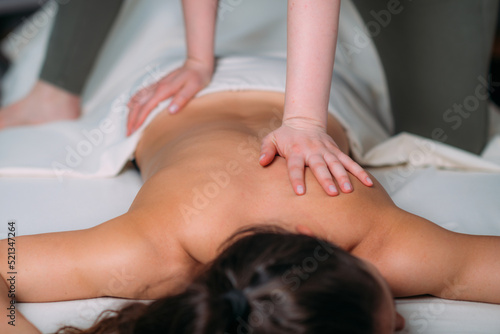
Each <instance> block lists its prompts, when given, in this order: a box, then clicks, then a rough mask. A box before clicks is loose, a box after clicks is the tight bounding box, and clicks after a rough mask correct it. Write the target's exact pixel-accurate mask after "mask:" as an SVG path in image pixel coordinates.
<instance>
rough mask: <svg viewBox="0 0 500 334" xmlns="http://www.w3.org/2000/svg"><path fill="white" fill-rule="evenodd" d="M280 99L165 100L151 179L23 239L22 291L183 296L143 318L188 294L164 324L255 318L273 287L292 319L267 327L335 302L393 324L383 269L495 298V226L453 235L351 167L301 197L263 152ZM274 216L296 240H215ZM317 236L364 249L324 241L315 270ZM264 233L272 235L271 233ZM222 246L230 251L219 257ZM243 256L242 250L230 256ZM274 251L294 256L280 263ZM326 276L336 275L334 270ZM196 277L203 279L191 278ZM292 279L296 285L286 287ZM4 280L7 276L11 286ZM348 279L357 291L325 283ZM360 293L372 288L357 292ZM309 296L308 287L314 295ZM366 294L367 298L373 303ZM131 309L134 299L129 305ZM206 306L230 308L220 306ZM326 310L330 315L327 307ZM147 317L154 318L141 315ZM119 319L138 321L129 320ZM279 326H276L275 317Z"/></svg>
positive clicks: (3, 303)
mask: <svg viewBox="0 0 500 334" xmlns="http://www.w3.org/2000/svg"><path fill="white" fill-rule="evenodd" d="M283 101H284V95H283V94H282V93H276V92H262V91H240V92H219V93H212V94H208V95H205V96H203V97H200V98H197V99H195V100H193V101H191V102H190V104H189V105H188V106H187V107H186V109H185V110H184V111H183V112H182V113H180V114H178V115H175V116H172V115H169V114H168V113H166V112H162V113H160V114H159V115H158V116H156V118H155V119H154V120H153V121H152V122H151V123H150V124H149V126H148V127H147V128H146V129H145V131H144V133H143V135H142V139H141V141H140V142H139V145H138V146H137V149H136V159H137V162H138V165H139V167H140V169H141V175H142V177H143V179H144V184H143V186H142V188H141V190H140V191H139V193H138V194H137V196H136V198H135V200H134V202H133V203H132V205H131V207H130V209H129V210H128V212H126V213H125V214H123V215H121V216H119V217H116V218H114V219H111V220H109V221H107V222H105V223H103V224H100V225H98V226H95V227H93V228H90V229H87V230H80V231H70V232H60V233H47V234H39V235H30V236H21V237H19V238H17V239H16V243H17V255H18V256H19V258H22V259H23V260H22V262H20V263H19V264H18V265H17V268H16V269H17V273H18V285H17V291H16V292H17V293H16V297H17V299H18V301H19V302H47V301H62V300H73V299H85V298H95V297H100V296H110V297H120V298H132V299H160V298H164V297H165V296H176V297H175V298H173V299H167V300H166V301H165V303H166V304H167V306H168V305H172V304H169V303H170V300H180V303H181V304H176V305H177V306H168V307H167V308H166V309H165V310H163V308H161V307H159V308H157V306H153V305H158V306H161V305H162V302H158V303H156V304H152V306H151V307H150V308H147V309H146V307H147V306H134V307H133V308H134V309H135V308H137V309H139V308H144V309H143V310H142V311H141V312H140V314H141V315H142V314H143V313H144V312H145V313H144V317H148V316H149V315H150V314H153V313H155V312H160V313H161V312H167V311H168V310H169V307H170V308H172V307H173V308H175V310H176V311H179V312H181V311H182V310H184V309H185V308H184V307H181V306H179V305H184V304H185V303H186V300H188V301H190V302H189V303H194V304H195V307H194V308H191V307H188V306H186V309H187V311H186V312H194V313H196V319H197V321H196V322H192V321H191V320H192V319H191V316H190V315H189V316H180V315H179V318H176V319H177V321H176V322H174V323H170V322H169V319H170V316H167V315H166V314H165V315H164V316H163V315H160V317H161V319H162V321H164V322H165V323H164V325H165V326H184V324H183V322H188V324H185V326H202V325H201V324H204V323H205V322H208V321H209V320H210V319H212V320H213V322H214V324H213V325H212V324H209V325H207V326H216V324H217V326H219V325H220V326H222V327H221V328H222V329H220V330H221V331H222V332H223V331H224V330H225V328H226V326H230V325H228V323H227V322H228V321H229V320H227V318H228V315H227V314H228V313H227V312H229V311H228V310H226V311H224V308H229V307H230V306H232V307H234V309H235V310H236V311H235V313H236V314H235V315H240V313H241V314H243V315H242V316H241V318H242V319H244V320H245V321H246V323H247V324H251V323H253V322H255V323H260V322H259V321H258V318H255V319H254V318H251V319H250V318H248V317H247V315H246V313H248V312H250V314H251V313H252V312H251V311H252V310H256V309H257V306H256V305H257V304H258V302H259V301H262V300H264V301H265V300H267V299H266V298H268V299H269V298H271V297H269V295H267V296H268V297H265V296H266V294H265V292H266V291H268V292H267V293H268V294H269V293H270V292H269V291H273V289H275V288H277V289H278V290H280V291H281V290H283V291H285V292H284V300H285V301H286V302H285V303H283V304H282V305H278V304H276V305H275V310H276V312H277V313H276V314H281V313H283V314H284V317H283V318H282V317H281V316H280V318H279V319H278V318H273V317H272V314H268V313H269V312H266V318H265V319H268V320H269V326H271V325H272V326H278V325H279V326H284V328H288V327H286V326H290V327H293V328H295V327H297V328H298V330H302V332H307V331H308V328H316V327H309V326H323V325H325V326H326V325H327V324H331V320H334V318H333V317H335V315H331V313H332V312H330V310H328V309H327V308H325V307H324V306H323V305H330V303H332V304H331V306H328V307H330V308H331V310H335V312H336V313H337V314H338V315H341V316H339V318H338V319H337V320H338V321H340V323H339V322H337V320H335V322H337V323H339V324H345V323H349V324H353V325H356V326H357V325H360V326H361V324H362V323H363V322H361V321H360V320H358V318H363V319H367V320H366V322H365V325H362V328H365V329H363V330H364V332H366V333H370V332H377V331H378V332H383V333H384V332H390V331H391V330H392V329H393V327H394V325H395V316H394V306H393V302H392V298H391V296H390V293H389V291H388V290H387V289H386V287H385V284H384V283H383V282H382V280H381V279H380V277H379V276H378V274H377V273H378V272H379V273H380V275H382V277H383V278H384V279H385V281H386V282H387V283H388V285H389V287H390V290H391V292H392V294H393V295H394V296H396V297H399V296H411V295H421V294H432V295H434V296H438V297H443V298H450V299H460V300H475V301H483V302H491V303H500V288H499V286H498V282H497V277H498V273H500V260H499V258H498V254H499V253H500V238H498V237H493V236H472V235H464V234H458V233H453V232H450V231H447V230H445V229H443V228H441V227H439V226H437V225H435V224H433V223H431V222H429V221H427V220H425V219H423V218H421V217H418V216H415V215H412V214H410V213H408V212H405V211H403V210H401V209H399V208H398V207H396V206H395V205H394V203H393V202H392V201H391V199H390V197H389V196H388V195H387V193H386V192H385V191H384V189H383V188H382V186H381V185H380V184H379V183H377V182H376V180H374V186H373V187H366V186H364V185H362V184H361V182H359V181H357V180H356V179H354V178H351V181H352V184H353V191H352V192H351V193H349V194H339V195H338V196H335V197H332V196H329V195H327V194H326V193H325V191H324V190H323V188H322V187H321V185H320V184H319V182H317V177H318V176H315V175H313V172H312V171H311V169H309V168H307V169H306V171H305V181H306V185H307V192H306V195H305V196H297V195H296V194H295V193H294V191H293V189H292V188H291V187H290V182H289V180H288V176H287V166H286V162H285V161H284V159H283V158H280V157H277V158H276V159H275V161H274V162H273V163H272V164H270V165H269V166H267V167H265V168H264V167H262V166H260V165H259V164H258V163H256V160H255V157H258V154H259V151H260V147H259V146H260V144H259V143H260V140H259V139H260V138H261V137H262V136H263V135H266V132H269V131H270V130H272V129H273V127H277V126H279V124H281V118H280V117H281V115H282V112H283ZM328 122H329V123H328V124H329V128H328V132H329V134H330V135H332V136H334V138H335V142H336V143H338V144H339V148H340V149H341V150H342V151H343V152H344V153H347V152H348V147H347V138H346V136H345V132H344V130H343V128H342V127H341V126H340V124H339V123H338V122H337V121H336V120H335V119H334V118H333V116H329V121H328ZM319 177H321V175H319ZM267 225H273V226H274V227H276V228H280V229H284V230H286V231H287V232H288V233H295V234H296V233H297V232H299V233H300V234H302V235H301V236H300V235H299V236H295V238H299V239H297V240H295V239H293V238H294V237H293V236H290V235H287V234H285V236H283V235H278V236H275V235H273V236H261V235H260V234H255V236H254V237H249V239H248V240H254V241H255V245H254V244H252V245H251V246H249V244H245V242H246V241H244V240H247V239H245V238H243V239H242V241H241V242H242V245H246V246H241V247H243V248H241V251H236V250H238V249H240V248H239V247H240V246H237V245H239V242H236V243H235V246H234V247H235V249H236V250H235V254H236V255H234V256H232V255H231V254H232V253H231V252H232V251H229V250H228V251H226V252H224V253H223V255H220V254H221V245H224V244H225V242H226V240H228V239H230V238H231V236H232V235H234V234H235V233H236V232H238V231H241V230H242V229H245V228H248V227H252V228H259V227H261V226H267ZM305 235H306V236H305ZM311 235H314V236H317V237H319V238H321V239H323V240H326V241H328V242H329V243H332V244H335V245H337V247H339V248H340V249H342V250H344V251H347V252H348V253H351V254H352V255H354V256H356V257H358V258H360V259H362V260H352V258H351V257H344V256H343V255H342V256H340V255H338V254H340V253H341V252H340V251H334V252H332V253H331V254H330V253H329V252H328V251H327V250H325V249H323V250H321V249H319V250H317V253H316V256H317V257H318V259H323V258H326V260H325V261H324V263H328V264H329V265H323V262H321V261H320V260H317V268H315V269H314V270H313V272H311V273H308V272H307V270H311V268H313V264H315V263H313V262H311V263H309V260H307V261H306V259H308V258H309V257H310V256H311V255H310V254H311V252H312V254H313V255H312V256H313V259H314V255H315V253H314V251H315V249H316V247H317V246H318V241H317V240H316V239H314V238H311V237H310V236H311ZM252 238H253V239H252ZM266 238H268V239H269V242H264V240H265V239H266ZM280 238H283V239H280ZM288 238H292V239H290V240H291V241H287V240H285V239H288ZM301 238H302V239H301ZM304 240H312V241H308V242H312V243H313V244H314V247H313V246H312V245H311V244H308V242H305V241H304ZM248 242H250V241H248ZM295 244H297V245H301V247H300V248H295V247H298V246H296V245H295ZM286 245H289V246H290V247H292V248H290V254H292V253H293V252H297V253H296V254H297V255H296V256H295V257H294V260H292V259H291V258H290V259H289V258H288V255H287V254H288V253H287V252H288V251H286V249H287V248H286V247H288V246H286ZM307 245H309V246H307ZM285 246H286V247H285ZM302 246H303V247H304V250H302ZM281 247H283V252H284V254H283V253H282V251H281ZM7 249H8V247H7V240H2V241H0V258H7V253H6V252H7ZM229 249H230V250H231V249H233V248H231V247H230V248H229ZM307 249H309V251H307ZM327 249H329V248H327ZM292 250H293V252H292ZM470 250H474V251H473V252H471V251H470ZM304 254H306V255H305V256H304ZM333 254H335V256H334V255H333ZM327 255H328V257H327ZM219 256H221V258H219ZM252 256H253V257H252ZM290 256H291V255H290ZM226 257H227V258H228V259H233V262H234V263H233V262H231V261H229V262H224V261H225V260H223V259H225V258H226ZM239 257H241V259H240V260H236V259H238V258H239ZM214 259H216V260H215V262H214V265H213V266H212V267H211V268H212V269H208V271H207V269H206V268H207V265H208V264H209V263H212V262H213V261H214ZM273 259H275V260H276V262H277V263H278V262H279V261H285V262H284V263H288V264H289V265H288V266H287V265H283V266H275V265H272V260H273ZM287 259H288V260H287ZM347 259H350V260H347ZM266 261H269V262H266ZM287 261H288V262H287ZM304 261H305V262H304ZM330 261H332V262H330ZM362 261H365V262H362ZM221 263H223V264H224V265H226V264H227V268H225V269H223V273H224V275H225V276H224V275H220V276H217V275H218V274H217V273H218V272H219V273H220V270H221V269H220V268H221V266H222V265H221ZM363 263H371V265H369V264H363ZM330 264H331V265H330ZM294 265H295V266H296V267H295V269H293V266H294ZM290 266H291V267H292V269H290ZM297 266H298V268H299V269H297ZM372 266H374V267H376V270H375V269H374V268H373V267H372ZM301 268H303V269H304V270H301ZM350 268H351V269H352V271H351V269H350ZM48 269H49V270H48ZM245 270H248V271H249V272H246V271H245ZM290 270H292V271H291V272H290ZM8 271H9V270H8V268H7V263H6V261H5V262H3V264H2V263H0V273H1V275H2V278H3V279H4V280H6V279H7V278H8V276H7V272H8ZM233 271H234V273H233ZM320 273H321V275H320ZM121 274H123V275H125V277H126V278H127V279H126V284H122V285H120V286H119V288H114V287H115V283H116V280H117V275H121ZM200 274H201V276H200ZM212 274H213V275H216V276H217V277H221V278H220V279H219V278H218V279H217V282H219V281H220V282H221V284H222V285H221V286H219V285H216V284H215V283H211V282H213V280H212V279H211V278H210V277H212V276H211V275H212ZM261 274H262V277H261V278H259V277H260V276H259V275H261ZM266 275H267V276H266ZM344 275H345V277H344ZM226 276H227V277H226ZM358 276H359V279H356V278H355V277H358ZM224 277H226V278H224ZM252 277H254V278H253V279H252ZM306 277H307V279H305V278H306ZM328 277H335V279H333V278H332V279H326V278H328ZM377 277H378V278H377ZM240 279H241V280H240ZM193 280H195V281H194V282H195V283H191V282H193ZM259 280H262V282H260V281H259ZM202 282H205V283H202ZM224 282H226V283H224ZM229 283H231V284H229ZM351 283H355V284H356V285H354V286H352V285H350V284H351ZM203 284H208V288H201V287H200V286H202V285H203ZM217 284H218V283H217ZM261 284H263V285H262V288H260V287H261ZM337 284H339V285H337ZM344 285H346V286H347V287H344ZM110 286H111V287H113V288H112V289H111V288H110ZM256 286H259V289H257V288H256ZM298 286H300V288H297V289H296V290H293V289H292V290H291V291H289V290H287V288H294V287H298ZM464 286H465V287H466V288H465V289H464V288H463V287H464ZM2 287H3V288H4V289H6V288H7V286H6V285H5V284H4V285H3V286H2ZM384 287H385V288H384ZM233 288H234V290H236V291H233V292H232V293H229V294H228V295H226V297H227V298H222V297H221V296H222V295H224V294H225V293H226V292H228V291H232V290H233ZM315 289H318V290H315ZM344 289H347V290H346V291H351V292H349V293H347V294H343V293H340V294H335V295H332V294H330V293H333V292H335V291H337V292H338V291H340V292H342V291H344ZM193 291H195V292H193ZM200 291H201V292H200ZM203 291H205V292H203ZM287 291H288V292H287ZM357 291H365V292H366V293H365V292H363V293H362V294H357V295H356V294H355V293H357ZM240 292H243V295H244V296H245V298H246V299H247V300H248V303H247V304H249V306H250V307H249V308H248V309H246V308H245V307H244V306H245V305H246V304H245V303H242V302H241V300H243V298H242V294H241V293H240ZM260 293H263V294H264V295H261V294H260ZM207 294H208V295H209V296H210V303H214V305H213V306H207V304H206V303H205V302H203V300H205V299H203V298H202V297H203V296H206V295H207ZM309 294H311V295H313V296H314V297H311V298H309ZM365 294H366V295H367V296H368V295H371V296H372V297H370V298H368V299H367V302H366V303H365V300H364V299H365V297H364V296H365ZM316 296H318V297H316ZM349 296H354V297H353V298H350V297H349ZM361 296H363V298H361ZM188 297H189V298H188ZM236 297H238V298H236ZM259 298H260V299H259ZM351 299H352V300H351ZM336 300H343V302H342V305H345V303H347V301H349V303H351V302H352V303H353V304H352V307H350V308H343V307H340V306H335V305H336V304H335V303H336ZM271 301H273V300H272V299H271ZM233 302H234V305H233V304H232V303H233ZM274 302H276V300H275V301H274ZM9 303H10V301H9V300H8V299H7V291H0V308H3V307H8V305H9ZM217 303H219V304H217ZM316 303H317V304H316ZM190 305H191V304H190ZM242 305H243V306H242ZM349 305H351V304H349ZM281 307H283V308H281ZM134 309H129V311H131V312H132V313H134V314H135V311H134ZM205 309H206V310H205ZM337 309H338V310H337ZM146 310H147V311H146ZM189 310H191V311H189ZM212 310H216V311H217V312H219V311H221V312H222V313H220V314H219V313H217V314H215V313H214V314H213V315H212V313H211V312H212ZM324 310H325V313H321V312H323V311H324ZM327 311H328V312H327ZM124 312H125V311H124ZM168 312H170V311H168ZM183 312H184V311H183ZM278 312H281V313H278ZM308 312H309V313H308ZM343 312H345V313H343ZM124 314H125V313H124ZM169 314H170V313H169ZM179 314H180V313H179ZM183 314H184V313H183ZM273 314H274V313H273ZM325 314H328V316H326V315H325ZM363 314H364V315H363ZM257 315H258V314H257ZM257 315H254V316H255V317H257ZM123 317H124V318H129V316H127V315H124V316H123ZM154 317H156V316H154ZM174 317H175V316H174ZM315 317H316V318H315ZM220 318H222V320H220ZM237 318H238V317H237V316H236V320H237ZM252 319H253V320H252ZM273 319H274V320H273ZM304 319H310V320H309V322H307V321H306V320H304ZM324 319H327V320H324ZM212 320H210V321H212ZM17 321H18V324H19V327H17V326H16V328H15V330H17V333H23V334H25V333H38V331H37V330H36V329H35V328H34V327H33V326H32V325H31V324H29V323H28V322H26V321H25V320H24V321H25V322H24V325H25V327H24V328H23V327H22V326H23V318H22V317H21V316H20V315H19V314H18V317H17ZM279 321H282V323H279ZM324 321H326V322H324ZM146 323H148V321H147V319H145V320H144V326H146ZM219 323H220V324H219ZM266 324H268V323H266ZM370 324H372V325H370ZM232 325H233V326H236V330H237V326H238V325H240V323H239V322H238V321H236V322H234V323H232ZM1 326H4V327H1ZM124 326H125V327H126V328H129V327H130V325H129V324H128V323H127V324H125V325H124ZM137 326H139V325H137ZM152 326H155V325H152ZM203 326H204V325H203ZM300 326H306V327H307V328H304V329H301V328H302V327H300ZM328 326H330V325H328ZM342 326H344V325H342ZM363 326H365V327H363ZM370 326H371V327H370ZM174 328H180V327H174ZM186 328H189V327H186ZM196 328H198V327H196ZM200 328H205V327H200ZM208 328H212V327H208ZM258 328H260V329H255V332H256V333H259V332H258V331H257V330H261V332H260V333H269V331H267V332H266V331H265V330H267V329H266V328H267V327H262V326H261V327H258ZM0 330H1V332H2V333H4V332H5V333H16V331H12V330H13V329H12V328H11V327H8V326H7V325H6V324H5V323H3V322H0ZM190 330H191V329H187V331H188V332H189V331H190ZM228 330H231V329H228ZM287 330H289V329H287ZM172 332H175V331H172ZM205 332H207V333H210V330H207V331H205ZM313 332H315V333H318V332H321V331H320V330H317V331H316V330H313ZM325 332H328V331H325ZM137 333H147V331H142V330H138V331H137ZM229 333H230V332H229ZM271 333H275V332H274V329H273V330H271ZM299 333H300V331H299Z"/></svg>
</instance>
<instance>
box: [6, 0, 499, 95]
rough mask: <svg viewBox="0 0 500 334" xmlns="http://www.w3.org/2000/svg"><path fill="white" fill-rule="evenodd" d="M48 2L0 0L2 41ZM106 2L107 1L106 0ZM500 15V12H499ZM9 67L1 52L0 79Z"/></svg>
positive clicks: (495, 69) (495, 61) (494, 71)
mask: <svg viewBox="0 0 500 334" xmlns="http://www.w3.org/2000/svg"><path fill="white" fill-rule="evenodd" d="M47 1H48V0H0V40H2V39H3V38H5V37H6V36H7V35H8V34H9V33H10V32H11V31H12V29H14V28H15V27H16V26H17V25H18V24H20V23H22V22H24V20H25V19H26V18H27V17H29V16H30V15H31V14H33V13H34V12H35V11H36V10H37V9H38V8H39V7H40V6H41V5H43V4H44V3H45V2H47ZM104 1H105V0H104ZM499 14H500V10H499ZM499 16H500V15H499ZM8 66H9V63H8V60H7V59H6V58H5V56H4V55H3V54H2V52H1V51H0V78H1V77H2V75H3V74H4V73H5V71H6V70H7V68H8ZM490 72H491V75H492V81H494V82H499V81H500V22H497V36H496V39H495V43H494V46H493V50H492V57H491V66H490ZM491 99H492V100H493V101H494V102H495V103H496V104H497V105H500V90H495V91H493V92H492V94H491Z"/></svg>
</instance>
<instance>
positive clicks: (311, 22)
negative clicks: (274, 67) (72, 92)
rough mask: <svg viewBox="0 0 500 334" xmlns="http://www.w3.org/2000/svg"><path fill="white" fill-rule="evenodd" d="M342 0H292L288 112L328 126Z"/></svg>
mask: <svg viewBox="0 0 500 334" xmlns="http://www.w3.org/2000/svg"><path fill="white" fill-rule="evenodd" d="M339 12H340V0H324V1H323V0H322V1H315V0H289V1H288V33H287V35H288V37H287V38H288V47H287V76H286V96H285V113H284V117H283V120H284V121H285V120H289V119H294V118H299V119H307V120H310V121H312V122H314V123H317V124H318V125H321V126H324V127H326V120H327V109H328V101H329V97H330V86H331V80H332V71H333V63H334V59H335V48H336V43H337V33H338V22H339Z"/></svg>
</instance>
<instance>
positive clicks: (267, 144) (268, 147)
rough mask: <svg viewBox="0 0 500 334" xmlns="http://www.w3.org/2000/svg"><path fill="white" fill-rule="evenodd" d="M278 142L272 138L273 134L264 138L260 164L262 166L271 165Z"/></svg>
mask: <svg viewBox="0 0 500 334" xmlns="http://www.w3.org/2000/svg"><path fill="white" fill-rule="evenodd" d="M277 152H278V151H277V149H276V144H275V143H274V141H273V140H272V134H269V135H267V136H266V137H264V139H262V145H261V147H260V157H259V164H260V165H261V166H267V165H269V164H270V163H271V162H272V161H273V160H274V157H275V155H276V153H277Z"/></svg>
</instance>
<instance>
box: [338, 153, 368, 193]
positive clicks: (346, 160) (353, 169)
mask: <svg viewBox="0 0 500 334" xmlns="http://www.w3.org/2000/svg"><path fill="white" fill-rule="evenodd" d="M337 158H338V159H339V161H340V162H341V163H342V165H343V166H344V168H345V169H346V170H348V171H349V172H350V173H351V174H352V175H354V176H355V177H356V178H357V179H358V180H359V181H361V183H363V184H364V185H365V186H368V187H371V186H373V181H372V179H370V176H369V175H368V173H367V172H366V171H365V170H364V169H363V167H361V166H360V165H359V164H358V163H356V162H355V161H354V160H352V159H351V157H349V156H348V155H347V154H345V153H342V152H341V153H340V154H338V155H337Z"/></svg>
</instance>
